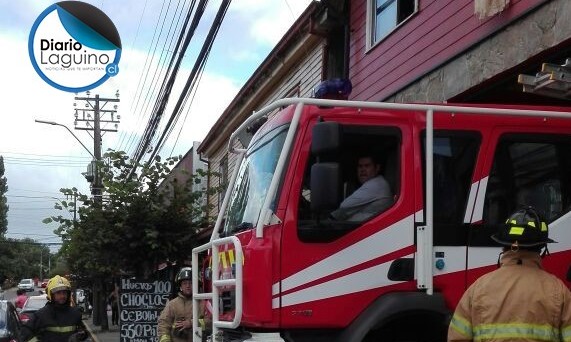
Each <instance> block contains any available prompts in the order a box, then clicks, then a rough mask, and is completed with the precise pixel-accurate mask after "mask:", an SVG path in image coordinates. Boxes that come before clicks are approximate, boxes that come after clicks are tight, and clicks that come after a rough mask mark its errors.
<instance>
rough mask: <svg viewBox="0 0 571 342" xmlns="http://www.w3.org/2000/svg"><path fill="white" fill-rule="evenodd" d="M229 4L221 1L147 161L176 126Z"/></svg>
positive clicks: (153, 155)
mask: <svg viewBox="0 0 571 342" xmlns="http://www.w3.org/2000/svg"><path fill="white" fill-rule="evenodd" d="M230 2H231V0H223V1H222V3H221V4H220V7H219V9H218V12H217V13H216V17H215V18H214V22H213V23H212V26H211V27H210V30H209V32H208V35H207V36H206V40H205V42H204V45H203V46H202V49H201V51H200V53H199V55H198V58H197V60H196V63H195V64H194V67H193V69H192V71H191V74H190V76H189V78H188V80H187V82H186V84H185V86H184V88H183V90H182V94H183V97H182V98H179V100H178V102H177V103H176V105H175V108H174V110H173V114H171V117H170V119H169V121H168V122H167V124H166V127H165V129H164V130H163V134H162V135H161V137H160V138H159V141H158V142H157V144H156V148H155V149H154V150H153V152H151V156H150V157H149V160H153V159H154V157H155V156H156V155H157V153H158V152H159V151H160V150H161V149H162V147H163V145H164V144H165V142H166V138H167V137H168V136H169V135H170V133H171V132H172V129H173V127H174V124H176V121H177V120H178V117H179V116H180V113H181V111H182V108H183V107H184V103H186V101H187V99H188V97H189V95H190V93H191V92H190V91H189V89H192V88H194V87H195V86H196V83H197V80H198V75H199V74H200V73H201V72H202V70H203V69H204V66H205V65H206V61H207V59H208V56H209V54H210V50H211V49H212V44H213V43H214V39H215V38H216V35H217V34H218V30H219V29H220V25H221V24H222V21H223V20H224V17H225V15H226V12H227V10H228V7H229V6H230Z"/></svg>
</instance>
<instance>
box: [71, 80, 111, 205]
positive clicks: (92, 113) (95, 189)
mask: <svg viewBox="0 0 571 342" xmlns="http://www.w3.org/2000/svg"><path fill="white" fill-rule="evenodd" d="M85 94H86V95H87V96H86V97H77V96H76V97H75V100H76V101H77V100H79V101H85V108H77V103H74V104H73V105H74V107H76V108H75V114H74V116H75V122H74V124H75V129H77V130H84V131H93V157H94V158H95V160H93V161H92V162H91V164H90V166H89V167H88V168H87V173H86V174H84V175H85V178H86V179H87V180H88V181H89V182H91V194H92V195H93V200H94V202H95V203H96V204H100V203H101V200H102V195H103V184H102V182H101V176H100V174H99V172H98V170H97V167H98V166H97V164H98V162H99V161H101V136H102V133H101V132H117V127H118V125H119V120H120V119H121V116H120V115H119V114H117V105H116V104H115V105H113V108H111V109H107V108H105V107H106V105H107V104H109V103H110V102H119V91H118V90H117V92H116V93H115V98H114V99H113V98H101V97H99V95H95V97H90V95H91V94H90V92H89V91H87V92H86V93H85ZM80 123H83V125H81V124H80ZM101 124H103V127H101Z"/></svg>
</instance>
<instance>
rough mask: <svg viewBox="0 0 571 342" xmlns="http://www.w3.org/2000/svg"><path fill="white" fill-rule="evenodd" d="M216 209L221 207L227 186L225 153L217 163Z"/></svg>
mask: <svg viewBox="0 0 571 342" xmlns="http://www.w3.org/2000/svg"><path fill="white" fill-rule="evenodd" d="M218 173H219V175H218V187H219V191H218V209H220V208H221V207H222V201H223V200H224V193H225V189H226V187H227V186H228V156H227V155H225V156H224V157H222V159H221V160H220V163H219V164H218Z"/></svg>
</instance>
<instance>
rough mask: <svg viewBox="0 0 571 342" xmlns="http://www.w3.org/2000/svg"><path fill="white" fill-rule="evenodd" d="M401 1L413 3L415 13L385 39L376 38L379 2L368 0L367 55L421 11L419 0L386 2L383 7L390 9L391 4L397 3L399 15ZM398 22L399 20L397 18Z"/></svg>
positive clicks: (397, 25)
mask: <svg viewBox="0 0 571 342" xmlns="http://www.w3.org/2000/svg"><path fill="white" fill-rule="evenodd" d="M400 1H411V2H413V5H414V10H413V12H412V13H411V14H410V15H408V16H407V17H406V18H404V19H403V20H402V21H401V22H397V23H396V24H395V25H394V27H392V29H391V30H389V31H388V32H387V33H386V34H385V35H384V36H383V37H380V38H378V39H377V38H376V37H375V32H376V17H377V16H376V13H377V0H367V13H366V38H367V39H366V47H365V53H367V52H369V51H370V50H372V49H373V48H375V47H376V46H377V45H379V44H380V43H381V42H382V41H383V40H385V39H386V38H387V37H389V36H390V35H391V34H392V33H393V32H394V31H396V30H397V29H398V28H400V27H401V26H402V25H404V24H405V23H406V22H407V21H409V20H410V18H412V17H413V16H414V15H415V14H416V13H418V11H419V5H418V0H386V1H385V2H384V3H383V5H382V6H381V7H383V6H384V7H385V9H386V8H387V7H389V5H390V4H389V3H393V2H396V3H397V13H398V8H399V7H398V6H399V3H400ZM397 21H398V18H397Z"/></svg>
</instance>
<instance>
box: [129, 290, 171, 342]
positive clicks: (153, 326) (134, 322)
mask: <svg viewBox="0 0 571 342" xmlns="http://www.w3.org/2000/svg"><path fill="white" fill-rule="evenodd" d="M171 290H172V283H171V282H170V281H162V280H155V281H148V280H140V279H121V286H120V292H119V308H120V309H121V312H120V315H119V319H120V324H121V342H147V341H148V342H158V341H159V339H158V336H157V321H158V318H159V315H160V314H161V311H162V310H163V308H164V307H165V305H166V304H167V302H168V300H169V295H170V293H171Z"/></svg>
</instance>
